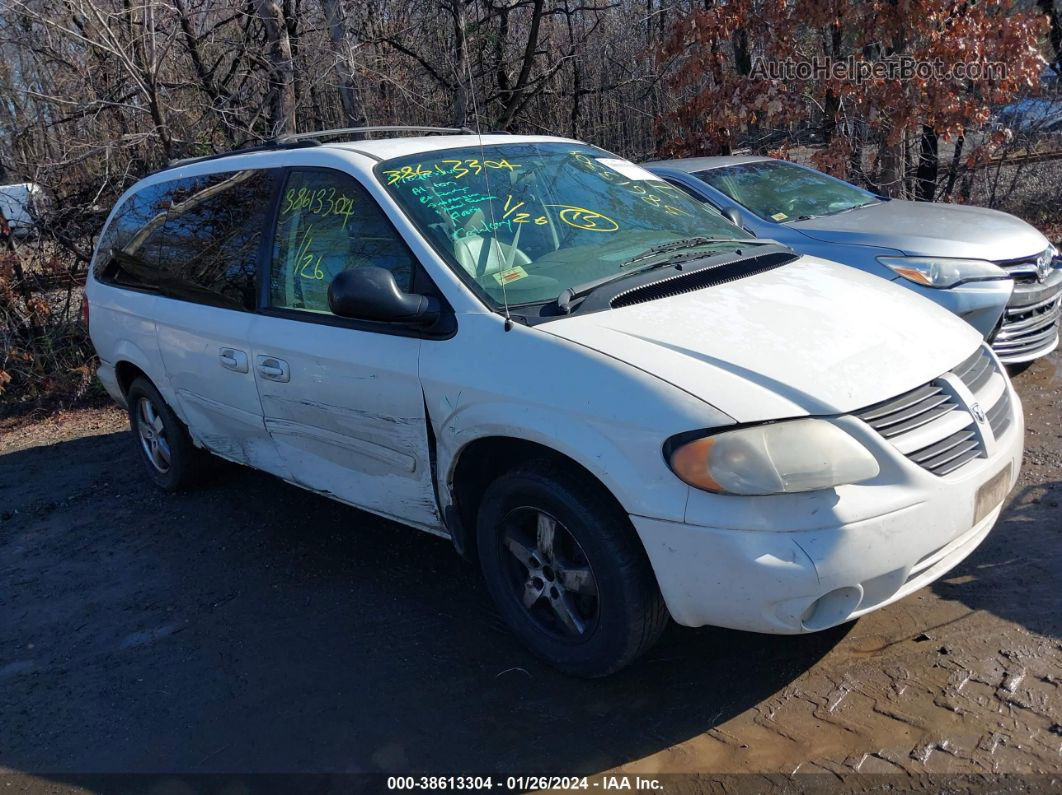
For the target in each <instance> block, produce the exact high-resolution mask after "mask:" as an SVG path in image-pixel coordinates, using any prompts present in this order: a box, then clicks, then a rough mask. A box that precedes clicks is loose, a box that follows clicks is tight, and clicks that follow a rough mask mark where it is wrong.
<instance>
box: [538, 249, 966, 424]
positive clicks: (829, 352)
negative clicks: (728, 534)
mask: <svg viewBox="0 0 1062 795" xmlns="http://www.w3.org/2000/svg"><path fill="white" fill-rule="evenodd" d="M536 328H538V329H540V330H542V331H545V332H548V333H551V334H555V335H556V336H558V337H563V338H564V339H567V340H570V341H572V342H575V343H578V344H580V345H584V346H586V347H588V348H592V349H594V350H596V351H599V352H601V353H604V354H606V355H608V356H611V357H614V358H615V359H618V360H620V361H623V362H626V363H628V364H630V365H632V366H634V367H636V368H638V369H640V370H643V371H645V372H647V373H650V374H652V375H654V376H657V377H658V378H661V379H663V380H664V381H667V382H669V383H671V384H673V385H675V386H676V387H679V388H680V389H683V390H685V391H687V392H689V393H691V394H693V395H695V396H696V397H698V398H700V399H702V400H704V401H705V402H707V403H710V404H711V405H712V406H714V407H715V408H717V409H719V410H720V411H723V412H725V413H726V414H729V415H730V416H731V417H733V418H734V419H735V420H737V421H738V422H755V421H761V420H769V419H781V418H784V417H797V416H804V415H808V414H815V415H827V414H839V413H845V412H850V411H854V410H856V409H860V408H863V407H865V406H868V405H870V404H872V403H876V402H878V401H880V400H884V399H885V398H889V397H893V396H895V395H898V394H901V393H902V392H905V391H907V390H909V389H913V388H915V387H917V386H920V385H921V384H924V383H926V382H927V381H930V380H931V379H933V378H935V377H937V376H939V375H940V374H941V373H943V372H945V371H947V370H949V369H951V368H952V367H954V366H955V365H957V364H958V363H959V362H961V361H962V360H963V359H964V358H965V357H967V356H969V355H970V353H972V352H973V351H974V350H975V349H976V347H977V345H978V344H980V341H981V337H980V335H978V333H977V332H976V331H974V329H973V328H972V327H971V326H969V325H968V324H966V323H965V322H963V321H962V320H960V319H959V318H957V317H956V316H954V315H952V314H951V313H950V312H947V311H946V310H944V309H941V308H940V307H938V306H937V305H936V304H934V303H932V302H931V301H929V300H928V299H926V298H923V297H921V296H920V295H917V294H915V293H913V292H912V291H910V290H905V289H904V288H902V287H898V286H896V285H894V284H892V283H891V282H889V281H886V280H885V279H881V278H878V277H876V276H872V275H870V274H867V273H863V272H861V271H857V270H855V269H854V268H849V267H845V266H843V265H838V264H836V263H832V262H826V261H824V260H820V259H816V258H813V257H801V258H800V259H799V260H797V261H796V262H793V263H791V264H789V265H783V266H782V267H779V268H775V269H773V270H769V271H765V272H762V273H759V274H755V275H752V276H748V277H745V278H742V279H737V280H736V281H732V282H728V283H724V284H720V285H716V286H713V287H707V288H703V289H700V290H695V291H693V292H689V293H685V294H683V295H678V296H673V297H670V298H661V299H658V300H655V301H647V302H645V303H641V304H635V305H633V306H628V307H623V308H620V309H612V310H606V311H603V312H593V313H589V314H586V315H574V316H572V317H568V318H564V319H561V320H555V321H551V322H548V323H542V324H541V325H538V326H536ZM614 399H616V400H623V396H622V395H616V396H615V398H614Z"/></svg>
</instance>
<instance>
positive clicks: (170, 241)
mask: <svg viewBox="0 0 1062 795" xmlns="http://www.w3.org/2000/svg"><path fill="white" fill-rule="evenodd" d="M270 183H271V180H270V177H269V174H268V172H266V171H261V170H244V171H230V172H223V173H220V174H205V175H202V176H197V177H186V178H183V179H177V180H171V181H169V182H162V183H156V184H154V185H149V186H147V187H145V188H143V189H142V190H140V191H138V192H137V193H135V194H134V195H132V196H130V197H129V198H128V199H127V200H126V201H125V203H124V204H122V206H121V208H120V209H119V211H118V213H117V214H116V215H115V217H114V219H113V220H112V222H111V224H110V226H109V227H108V229H107V232H106V233H105V235H104V238H103V240H102V241H101V243H100V247H99V251H100V254H99V259H98V260H97V263H96V277H97V278H98V279H100V281H104V282H110V283H112V284H117V285H119V286H127V287H135V288H141V289H149V290H155V291H157V292H159V293H160V294H162V295H166V296H168V297H170V298H180V299H183V300H187V301H195V302H197V303H206V304H212V305H216V306H223V307H227V308H231V309H242V310H253V309H254V307H255V293H256V291H255V273H256V271H257V265H258V251H259V246H260V243H261V239H262V229H263V227H264V225H265V221H266V216H267V214H268V205H269V197H270Z"/></svg>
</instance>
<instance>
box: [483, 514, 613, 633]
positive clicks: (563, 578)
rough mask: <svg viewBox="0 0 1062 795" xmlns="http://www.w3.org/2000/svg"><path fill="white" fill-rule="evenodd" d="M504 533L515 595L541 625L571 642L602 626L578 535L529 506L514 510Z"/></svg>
mask: <svg viewBox="0 0 1062 795" xmlns="http://www.w3.org/2000/svg"><path fill="white" fill-rule="evenodd" d="M503 533H504V535H503V537H502V543H503V546H504V549H505V550H506V551H508V553H509V555H508V561H507V563H508V566H507V568H508V573H509V576H508V577H507V581H508V582H509V585H510V588H511V593H512V595H513V597H514V598H516V599H517V601H519V603H520V604H521V605H523V608H524V610H526V611H527V614H528V615H529V616H530V617H531V619H532V620H533V621H534V622H535V624H537V625H538V626H539V628H540V629H543V630H545V631H546V632H548V633H550V634H553V635H557V636H560V637H562V638H566V639H569V640H581V639H583V638H585V637H587V636H588V635H589V634H590V633H591V632H592V631H593V630H594V629H595V627H596V625H597V618H598V607H599V606H598V602H599V594H598V588H597V580H596V579H595V578H594V573H593V570H592V569H591V568H590V562H589V560H588V559H587V557H586V553H585V552H583V548H582V546H580V544H579V542H578V541H577V540H576V539H575V536H573V535H572V534H571V532H570V531H569V530H568V529H567V528H566V527H565V526H564V525H563V524H561V523H560V522H559V521H558V520H557V519H555V518H554V517H552V516H550V515H549V514H546V513H544V512H542V511H539V510H537V509H535V508H530V507H525V508H517V509H516V510H514V511H511V512H510V513H509V514H508V516H506V517H505V520H504V527H503Z"/></svg>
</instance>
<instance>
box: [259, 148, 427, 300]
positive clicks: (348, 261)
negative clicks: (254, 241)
mask: <svg viewBox="0 0 1062 795" xmlns="http://www.w3.org/2000/svg"><path fill="white" fill-rule="evenodd" d="M364 265H375V266H377V267H381V268H386V269H387V270H389V271H391V273H393V274H394V276H395V281H396V282H397V283H398V286H399V288H400V289H402V290H407V291H408V290H410V289H411V288H412V284H413V272H414V263H413V255H412V253H411V252H410V251H409V249H408V248H407V247H406V245H405V243H404V242H403V241H402V239H401V238H400V237H399V236H398V233H397V232H396V231H395V229H394V227H393V226H392V225H391V223H390V221H388V219H387V216H386V215H384V212H383V210H382V209H380V206H379V205H378V204H377V203H376V200H375V199H374V198H373V197H372V196H371V195H370V194H369V193H368V191H366V190H365V188H363V187H362V186H361V185H360V184H359V183H358V182H357V180H355V179H353V178H352V177H350V176H348V175H346V174H343V173H341V172H338V171H330V170H326V169H320V170H305V171H297V170H296V171H292V172H291V174H290V175H289V176H288V180H287V184H285V185H284V190H283V192H282V194H281V196H280V207H279V212H278V216H277V226H276V234H275V236H274V238H273V261H272V267H271V269H270V278H269V297H270V305H271V306H274V307H278V308H284V309H298V310H303V311H308V312H324V313H329V312H330V310H329V308H328V285H329V284H331V283H332V279H333V278H334V277H335V276H336V275H337V274H339V273H341V272H342V271H345V270H350V269H351V268H357V267H361V266H364Z"/></svg>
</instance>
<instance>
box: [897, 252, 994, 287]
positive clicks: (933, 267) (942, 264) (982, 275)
mask: <svg viewBox="0 0 1062 795" xmlns="http://www.w3.org/2000/svg"><path fill="white" fill-rule="evenodd" d="M878 262H880V263H881V264H882V265H885V266H886V267H888V268H890V269H891V270H892V271H893V272H894V273H896V274H898V275H900V276H902V277H903V278H905V279H907V280H908V281H911V282H914V283H915V284H921V285H922V286H923V287H954V286H955V285H957V284H962V283H963V282H976V281H985V280H987V279H1006V278H1009V277H1008V276H1007V272H1006V271H1005V270H1003V269H1002V268H1001V267H999V266H998V265H996V264H995V263H994V262H989V261H988V260H985V259H953V258H951V257H878Z"/></svg>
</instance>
